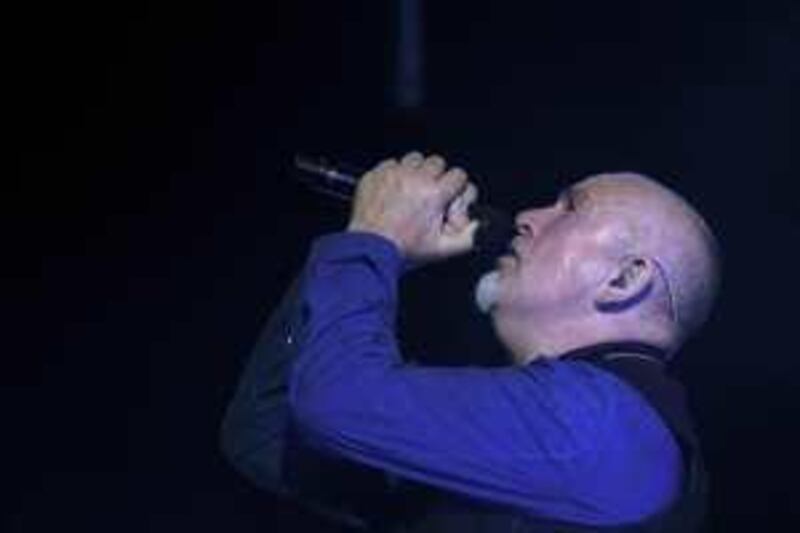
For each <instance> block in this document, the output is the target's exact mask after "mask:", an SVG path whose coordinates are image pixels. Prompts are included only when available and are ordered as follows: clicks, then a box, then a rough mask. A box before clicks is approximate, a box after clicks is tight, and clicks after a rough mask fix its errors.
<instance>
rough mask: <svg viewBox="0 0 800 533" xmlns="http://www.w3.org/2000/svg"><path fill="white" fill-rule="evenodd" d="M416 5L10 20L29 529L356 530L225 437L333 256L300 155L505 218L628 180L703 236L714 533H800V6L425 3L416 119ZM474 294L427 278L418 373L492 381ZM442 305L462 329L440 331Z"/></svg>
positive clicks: (336, 216)
mask: <svg viewBox="0 0 800 533" xmlns="http://www.w3.org/2000/svg"><path fill="white" fill-rule="evenodd" d="M393 5H394V3H393V2H385V3H384V2H366V1H364V2H352V1H348V2H322V1H319V2H310V1H295V2H282V3H281V2H272V3H270V2H243V1H238V0H232V1H227V2H222V1H217V2H188V1H174V0H164V1H161V2H130V1H127V0H121V1H118V2H94V3H92V2H78V3H68V2H60V3H54V2H50V3H36V4H33V3H28V4H25V5H23V6H21V7H20V6H17V7H14V8H6V10H5V11H6V15H5V17H4V19H5V20H4V22H5V24H4V26H7V28H6V30H4V35H5V37H6V40H7V44H6V46H5V52H6V54H5V55H6V56H7V59H6V60H5V61H4V68H3V71H4V76H3V77H4V79H5V83H4V86H5V88H6V90H7V91H8V90H9V89H10V91H9V92H7V93H6V96H5V97H4V99H3V100H4V104H5V107H6V113H5V116H6V117H7V118H6V120H5V124H6V131H7V135H8V137H7V139H8V138H10V139H11V140H10V142H11V144H12V156H13V157H11V158H9V159H7V160H6V161H7V165H10V166H11V167H12V168H11V172H10V173H4V175H5V176H6V178H5V179H4V182H5V184H7V185H8V189H9V190H10V192H7V193H5V194H3V199H4V200H5V202H4V203H5V204H7V205H6V207H5V209H4V210H3V214H4V219H5V222H4V224H3V230H4V231H3V233H4V234H6V237H5V238H4V239H3V240H4V242H3V244H4V246H3V250H4V254H3V258H4V261H3V266H4V267H5V268H4V270H5V271H6V273H7V274H6V276H4V281H5V283H4V286H5V287H6V288H5V290H4V294H5V297H4V298H3V300H4V302H5V303H7V304H8V305H7V306H6V307H7V311H8V312H7V316H6V320H5V321H4V323H5V324H7V325H8V329H7V331H6V334H5V335H4V336H5V337H6V342H5V343H4V345H5V349H4V350H3V355H2V358H1V359H0V360H2V367H0V379H1V380H2V387H3V388H2V397H1V398H0V400H1V402H0V403H2V412H0V414H2V417H3V418H2V426H0V427H2V430H0V436H2V442H3V448H4V450H5V451H4V452H3V454H2V457H3V464H2V465H0V466H2V479H3V481H4V484H5V485H6V491H7V494H8V496H7V497H6V498H4V501H3V502H4V503H3V506H2V507H3V508H5V510H6V512H4V513H3V517H4V518H3V520H4V521H5V522H6V523H7V525H8V526H9V527H10V530H12V531H21V532H23V531H53V530H67V529H70V530H71V529H75V530H78V531H108V530H111V531H143V530H147V531H154V532H160V531H188V530H192V531H222V530H223V529H224V530H226V531H276V532H279V531H289V530H290V528H291V527H292V526H294V527H305V528H306V530H309V531H329V530H333V529H332V528H331V527H330V526H329V525H327V524H326V523H324V522H322V521H320V520H318V519H315V518H312V517H308V516H306V515H304V514H303V513H302V512H301V511H299V510H298V509H297V508H296V507H294V506H292V505H290V504H286V503H279V502H276V501H275V500H274V499H273V498H272V497H270V496H269V495H266V494H263V493H259V492H258V491H256V490H255V489H253V488H251V487H250V486H249V485H248V484H247V483H246V482H245V481H244V480H243V479H241V478H239V477H238V476H237V475H236V474H235V473H234V472H233V471H232V470H231V469H230V468H229V467H228V465H227V464H225V463H224V461H223V459H222V457H221V455H220V453H219V451H218V448H217V438H218V437H217V431H218V425H219V422H220V419H221V416H222V413H223V409H224V406H225V404H226V402H227V400H228V399H229V398H230V396H231V393H232V390H233V387H234V385H235V382H236V379H237V375H238V371H239V369H240V365H241V363H242V359H243V357H245V356H246V354H247V352H248V350H249V348H250V345H251V344H252V342H253V341H254V339H255V337H256V335H257V332H258V329H259V326H260V325H261V324H262V322H263V321H264V320H265V318H266V317H267V316H268V314H269V311H270V309H271V308H272V306H273V305H274V304H275V302H276V298H277V297H278V296H279V295H280V293H281V291H282V289H283V287H284V285H285V284H286V283H287V282H288V281H289V280H290V278H291V277H292V274H293V272H294V271H296V269H298V268H299V267H300V265H301V264H302V262H303V259H304V255H305V252H306V250H307V248H308V245H309V243H310V241H311V239H312V238H313V236H314V235H317V234H319V233H322V232H326V231H333V230H336V229H339V228H341V227H342V226H343V224H344V223H345V221H346V212H345V211H344V210H342V209H341V208H339V207H337V206H336V205H335V204H334V203H332V202H330V201H328V200H325V199H321V198H318V197H316V196H314V195H312V194H310V193H308V192H306V191H304V190H303V189H301V188H300V187H298V186H297V185H296V184H294V183H293V182H292V181H291V179H290V178H289V177H288V175H287V167H288V166H289V163H290V161H291V155H292V154H293V153H294V152H295V151H298V150H299V151H307V152H311V153H319V154H325V155H329V156H333V157H337V158H339V159H342V160H345V161H350V162H352V163H355V164H359V165H363V166H368V165H370V164H372V163H374V162H376V161H377V160H379V159H381V158H383V157H386V156H392V155H398V154H401V153H403V152H404V151H405V150H407V149H410V148H419V149H422V150H425V151H432V150H435V151H437V152H439V153H442V154H444V155H445V156H446V157H449V158H450V159H451V160H452V161H453V162H455V163H458V164H460V165H462V166H465V167H466V168H467V169H468V170H470V171H471V172H472V173H473V174H474V175H476V176H477V179H479V180H480V183H481V184H482V185H483V195H484V197H485V198H489V199H490V201H491V202H492V203H493V204H495V205H497V206H500V207H503V208H505V209H507V210H509V211H513V210H515V209H518V208H520V207H522V206H525V205H526V204H529V203H531V202H534V203H535V202H546V201H548V200H549V199H550V198H551V197H552V195H553V194H554V193H555V192H556V191H557V190H558V188H559V187H561V186H562V185H564V184H565V183H568V182H569V181H570V180H573V179H576V178H579V177H581V176H584V175H586V174H588V173H591V172H596V171H601V170H621V169H632V170H638V171H640V172H644V173H648V174H651V175H654V176H657V177H659V178H660V179H661V180H663V181H664V182H665V183H667V184H668V185H670V186H673V187H675V188H676V189H677V190H679V191H680V192H681V193H682V194H684V195H685V196H686V197H687V198H689V199H690V200H691V201H692V202H693V203H695V204H696V205H697V206H698V207H699V209H700V210H701V211H702V212H703V213H704V214H705V215H706V216H707V218H708V220H709V221H710V223H711V225H712V226H713V227H714V229H715V230H716V232H717V233H718V235H719V238H720V240H721V242H722V246H723V248H724V252H725V267H726V270H725V279H724V285H723V292H722V297H721V299H720V302H719V306H718V307H717V309H716V312H715V314H714V316H713V318H712V321H711V323H710V324H709V326H708V327H707V328H706V330H705V331H704V333H703V335H702V336H701V337H698V338H697V339H695V340H694V341H693V342H692V343H690V345H689V346H688V347H687V349H686V351H685V352H684V357H683V359H682V360H681V361H679V362H678V364H677V368H676V371H677V372H678V373H679V374H680V375H681V376H682V377H683V378H684V380H685V381H686V382H687V384H688V385H689V388H690V391H691V393H692V401H693V404H694V406H695V410H696V414H697V418H698V421H699V426H700V428H699V429H700V432H701V436H702V438H703V441H704V447H705V450H706V454H707V456H708V458H707V460H708V463H709V468H710V471H711V473H712V476H713V497H712V509H713V524H714V530H715V531H787V530H791V529H792V528H791V526H789V521H790V520H792V519H793V518H796V517H797V514H798V512H800V511H798V506H797V503H796V500H797V497H798V490H797V489H796V478H797V473H798V468H797V467H798V464H797V463H798V461H797V459H796V455H797V450H798V438H797V432H798V430H799V429H800V427H798V414H799V413H798V407H799V406H800V400H798V381H800V380H799V379H798V377H797V372H798V368H800V363H798V361H797V352H796V348H795V345H794V342H792V341H793V340H794V330H795V329H796V328H797V302H798V301H799V298H798V297H800V291H798V288H797V272H798V267H800V260H799V259H800V258H799V257H798V253H797V251H796V249H797V246H798V242H800V241H798V237H799V236H800V201H798V196H797V194H798V188H797V187H796V186H795V181H796V180H797V179H798V177H799V176H800V172H799V171H800V162H798V157H797V143H796V137H797V133H798V131H797V130H798V126H797V117H798V112H797V111H798V103H797V101H798V99H797V91H798V89H800V84H799V83H798V81H799V78H800V76H799V74H800V68H799V67H798V64H799V63H800V61H798V58H800V37H799V36H800V18H799V17H798V11H800V9H798V3H797V2H791V1H785V2H779V1H766V2H742V1H738V0H733V1H727V2H699V1H697V0H694V1H688V0H677V1H672V2H641V3H636V2H630V1H620V2H574V1H565V0H561V1H555V0H548V1H541V2H492V3H490V2H485V1H484V2H472V1H459V2H456V1H442V2H430V3H428V5H426V7H425V10H424V14H425V32H426V52H425V76H426V85H425V100H424V105H423V106H422V107H421V108H419V109H416V110H413V111H403V110H400V109H397V108H396V107H395V106H393V105H392V89H391V87H392V83H393V69H394V59H393V58H394V50H393V46H394V40H395V36H396V27H395V20H396V16H395V12H394V7H393ZM7 142H9V141H7ZM9 161H10V163H9ZM480 268H481V265H480V262H479V261H477V260H475V259H463V260H458V261H453V262H451V263H449V264H446V265H437V266H435V267H432V268H431V269H429V270H427V271H421V272H418V273H414V274H412V275H411V276H409V277H408V278H407V279H406V281H405V283H404V287H403V291H404V296H405V300H404V301H405V305H404V307H403V326H404V330H403V331H404V333H403V335H404V342H405V343H406V345H407V346H408V350H409V352H411V351H413V352H414V353H417V352H418V351H420V350H424V354H425V355H424V356H423V359H424V358H428V360H429V361H431V362H434V363H436V362H442V363H448V362H456V361H459V360H460V361H467V362H478V363H480V362H483V361H488V360H489V359H490V358H491V357H494V356H495V355H496V353H497V346H496V345H494V344H493V342H492V340H491V335H490V332H489V331H488V330H487V326H486V324H485V323H483V322H482V321H480V320H479V319H478V318H477V317H476V316H475V314H474V312H473V311H472V310H471V309H470V307H469V305H470V304H469V287H470V283H471V282H472V280H473V279H474V276H475V275H476V274H477V273H478V272H479V271H480ZM443 301H447V302H451V303H450V306H451V307H450V308H449V309H450V312H446V311H443V309H442V307H440V306H438V305H431V303H432V302H436V303H437V304H438V303H439V302H443ZM487 354H489V355H487ZM490 356H491V357H490ZM3 529H6V528H5V526H3Z"/></svg>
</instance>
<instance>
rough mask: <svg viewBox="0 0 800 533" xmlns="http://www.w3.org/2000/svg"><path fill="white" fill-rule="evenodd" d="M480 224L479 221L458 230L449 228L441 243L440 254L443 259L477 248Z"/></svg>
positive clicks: (471, 222)
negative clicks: (476, 239)
mask: <svg viewBox="0 0 800 533" xmlns="http://www.w3.org/2000/svg"><path fill="white" fill-rule="evenodd" d="M479 226H480V223H479V222H478V221H477V220H473V221H470V222H469V223H468V224H465V225H464V226H461V227H458V228H453V227H451V228H448V229H449V231H447V232H445V233H444V234H443V235H442V237H441V240H440V241H439V246H440V249H439V252H440V254H441V255H442V256H443V257H450V256H453V255H458V254H462V253H465V252H468V251H470V250H472V249H473V248H474V246H475V234H476V233H477V231H478V227H479Z"/></svg>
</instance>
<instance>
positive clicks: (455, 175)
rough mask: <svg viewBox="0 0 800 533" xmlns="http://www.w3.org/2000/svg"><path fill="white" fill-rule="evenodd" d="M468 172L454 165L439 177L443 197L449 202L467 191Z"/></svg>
mask: <svg viewBox="0 0 800 533" xmlns="http://www.w3.org/2000/svg"><path fill="white" fill-rule="evenodd" d="M467 183H468V181H467V173H466V172H464V170H463V169H461V168H459V167H453V168H451V169H450V170H448V171H447V172H445V173H444V174H443V175H442V177H441V178H439V187H440V191H441V199H442V201H443V202H445V204H449V203H450V202H452V201H453V199H454V198H455V197H456V196H458V195H460V194H461V193H462V192H465V189H466V188H467Z"/></svg>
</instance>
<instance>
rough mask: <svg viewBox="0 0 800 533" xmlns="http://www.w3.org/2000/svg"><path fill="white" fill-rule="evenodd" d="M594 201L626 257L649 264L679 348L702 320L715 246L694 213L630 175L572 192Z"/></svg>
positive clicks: (714, 273) (715, 264) (715, 278)
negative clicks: (660, 279)
mask: <svg viewBox="0 0 800 533" xmlns="http://www.w3.org/2000/svg"><path fill="white" fill-rule="evenodd" d="M575 188H576V189H577V191H581V190H587V191H589V194H591V195H592V196H593V198H594V206H593V208H594V209H596V210H598V211H602V212H603V213H602V214H601V216H603V217H604V218H606V220H608V222H609V224H610V225H612V227H614V228H615V229H616V231H617V237H618V242H617V245H618V246H620V247H621V252H622V253H624V254H626V255H629V256H645V257H650V258H652V259H654V260H655V261H656V262H657V266H658V267H659V270H660V272H659V274H661V275H663V277H664V278H665V279H664V283H665V285H666V287H665V289H666V290H667V291H668V292H667V296H668V297H669V299H670V301H669V304H670V305H671V306H672V309H671V311H670V312H671V313H673V314H674V319H675V321H676V326H677V330H676V333H677V335H678V339H677V340H678V343H680V342H682V341H683V340H685V339H686V338H687V337H688V336H690V335H691V334H692V333H694V332H695V331H696V330H697V329H698V328H699V327H700V326H701V325H702V324H703V323H704V322H705V320H706V318H707V317H708V315H709V312H710V310H711V307H712V304H713V302H714V300H715V297H716V294H717V290H718V286H719V279H720V264H719V263H720V257H719V249H718V245H717V241H716V239H715V237H714V235H713V234H712V232H711V230H710V228H709V227H708V225H707V224H706V222H705V220H703V218H702V217H701V216H700V215H699V213H698V212H697V211H696V210H695V209H694V208H693V207H692V206H691V205H690V204H689V203H688V202H687V201H686V200H685V199H684V198H682V197H680V196H679V195H678V194H676V193H675V192H673V191H671V190H670V189H668V188H666V187H665V186H663V185H661V184H660V183H658V182H657V181H655V180H653V179H650V178H648V177H646V176H643V175H641V174H635V173H629V172H625V173H609V174H600V175H596V176H592V177H590V178H587V179H586V180H584V181H582V182H580V183H579V184H577V185H576V186H575Z"/></svg>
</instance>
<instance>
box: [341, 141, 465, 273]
mask: <svg viewBox="0 0 800 533" xmlns="http://www.w3.org/2000/svg"><path fill="white" fill-rule="evenodd" d="M477 197H478V190H477V187H476V186H475V184H473V183H470V182H469V180H468V178H467V174H466V173H465V172H464V171H463V170H462V169H460V168H457V167H453V168H450V169H447V167H446V162H445V161H444V159H442V158H441V157H439V156H436V155H433V156H430V157H427V158H426V157H423V155H422V154H420V153H418V152H412V153H409V154H407V155H406V156H404V157H403V158H402V159H401V160H400V161H399V162H398V161H396V160H394V159H389V160H386V161H384V162H383V163H381V164H379V165H378V166H376V167H375V168H374V169H372V170H370V171H369V172H367V173H366V174H364V176H363V177H362V178H361V179H360V181H359V183H358V186H357V188H356V194H355V199H354V202H353V208H352V212H351V218H350V224H349V225H348V230H350V231H366V232H370V233H375V234H378V235H381V236H383V237H385V238H387V239H389V240H391V241H392V242H393V243H394V244H395V245H397V247H398V248H399V249H400V251H401V252H402V253H403V255H404V256H405V257H406V258H408V259H409V260H411V261H412V262H415V263H425V262H429V261H434V260H440V259H445V258H448V257H452V256H455V255H459V254H462V253H465V252H468V251H469V250H471V249H472V248H473V246H474V240H475V233H476V231H477V229H478V226H479V221H478V220H474V219H470V216H469V206H470V205H472V204H473V203H474V202H475V200H476V199H477Z"/></svg>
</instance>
